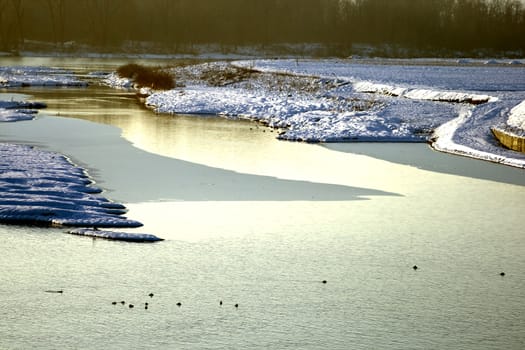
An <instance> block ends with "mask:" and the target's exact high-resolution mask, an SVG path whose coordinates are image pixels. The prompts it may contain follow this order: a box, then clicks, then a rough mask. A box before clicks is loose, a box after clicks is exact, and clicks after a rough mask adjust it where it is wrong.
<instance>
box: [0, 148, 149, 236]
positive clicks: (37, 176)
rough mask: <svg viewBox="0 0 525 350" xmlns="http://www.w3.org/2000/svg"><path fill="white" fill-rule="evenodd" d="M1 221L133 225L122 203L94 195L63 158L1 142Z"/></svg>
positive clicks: (94, 190) (83, 176)
mask: <svg viewBox="0 0 525 350" xmlns="http://www.w3.org/2000/svg"><path fill="white" fill-rule="evenodd" d="M0 155H1V157H0V222H1V223H15V224H39V225H58V226H99V227H138V226H142V224H141V223H139V222H137V221H133V220H128V219H126V218H125V217H123V216H121V215H122V214H124V213H125V207H124V206H122V205H121V204H118V203H113V202H110V201H109V200H107V199H106V198H104V197H102V196H100V195H99V193H100V192H102V191H101V190H100V189H99V188H97V187H94V186H92V182H91V180H90V179H89V178H88V177H87V175H86V174H85V172H84V171H83V170H82V169H81V168H78V167H76V166H74V165H73V164H72V163H71V162H70V161H69V160H68V159H67V158H66V157H64V156H61V155H59V154H56V153H52V152H47V151H42V150H38V149H36V148H34V147H31V146H23V145H14V144H6V143H0Z"/></svg>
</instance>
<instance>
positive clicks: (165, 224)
mask: <svg viewBox="0 0 525 350" xmlns="http://www.w3.org/2000/svg"><path fill="white" fill-rule="evenodd" d="M22 92H24V93H26V94H29V95H33V96H34V97H33V98H34V99H35V100H38V101H45V102H47V103H48V105H49V107H48V109H47V110H46V111H45V113H47V115H44V114H42V113H44V111H42V112H41V115H40V116H39V117H38V118H37V119H36V120H34V121H31V122H20V123H14V124H2V125H0V141H2V142H4V141H11V142H13V141H18V142H24V143H28V142H31V143H33V144H36V145H38V146H42V147H45V148H48V149H51V150H54V151H58V152H61V153H64V154H66V155H68V156H69V157H71V159H72V160H74V161H75V162H77V163H79V164H80V165H82V166H84V167H85V168H87V169H88V171H89V172H90V174H91V175H92V176H93V178H94V179H95V180H96V181H97V182H98V184H99V185H100V186H102V187H104V188H105V189H106V193H105V194H106V195H107V196H108V197H110V198H113V199H115V200H119V201H124V202H125V203H126V205H127V206H128V208H129V209H130V211H129V213H128V216H130V217H132V218H133V219H138V220H141V221H142V222H144V224H145V226H144V227H143V228H142V229H140V231H141V232H148V233H154V234H156V235H159V236H161V237H163V238H166V240H165V241H163V242H160V243H156V244H131V243H121V242H112V241H105V240H92V239H90V238H85V237H77V236H70V235H66V234H64V230H62V229H58V228H51V229H49V228H31V227H18V226H4V225H0V239H1V241H2V243H1V247H2V248H3V249H2V254H0V271H1V274H0V348H2V349H3V348H5V349H27V348H40V349H56V348H64V349H100V348H105V349H122V348H130V349H147V348H150V349H173V348H183V349H232V348H235V349H239V348H259V349H267V348H271V349H354V348H355V349H377V348H385V349H407V348H409V349H450V348H453V349H521V348H524V347H525V336H524V334H525V333H524V331H523V330H524V329H525V316H524V315H525V306H524V303H523V302H524V294H523V290H524V288H525V278H524V276H523V271H525V258H524V256H525V243H524V239H523V233H522V231H523V210H524V209H525V205H524V204H523V199H524V198H525V173H524V172H523V170H517V169H512V168H507V167H501V166H498V165H494V164H489V163H484V162H479V161H473V160H470V159H464V158H458V157H452V156H448V155H443V154H439V153H435V152H433V151H431V150H429V149H428V148H426V145H414V144H411V145H391V144H374V145H366V144H359V145H351V144H345V145H329V146H322V145H306V144H299V143H287V142H279V141H277V140H275V139H274V136H275V135H274V134H272V133H271V132H270V131H269V130H265V129H261V128H257V126H256V125H254V124H251V123H246V122H239V121H226V120H222V119H216V118H195V117H187V116H160V115H155V114H153V113H152V112H151V111H148V110H146V109H143V108H142V107H140V105H139V104H137V103H136V102H135V100H134V98H133V96H132V94H129V93H127V92H124V91H114V90H109V89H104V88H97V87H90V88H88V89H74V90H59V91H57V90H49V89H31V90H23V91H22ZM414 265H417V266H418V269H417V270H414V269H413V266H414ZM503 271H504V272H505V276H500V272H503ZM323 280H325V281H326V282H327V283H322V281H323ZM58 290H62V291H63V293H49V292H46V291H58ZM149 293H154V296H153V297H149V296H148V294H149ZM114 301H116V302H120V301H125V305H122V304H120V303H117V305H113V304H112V302H114ZM220 301H222V302H223V303H222V305H220ZM179 302H180V303H181V305H180V306H178V305H177V303H179ZM129 303H133V304H134V306H135V307H134V308H129V306H128V305H129ZM145 303H148V309H145ZM235 304H238V307H235V306H234V305H235Z"/></svg>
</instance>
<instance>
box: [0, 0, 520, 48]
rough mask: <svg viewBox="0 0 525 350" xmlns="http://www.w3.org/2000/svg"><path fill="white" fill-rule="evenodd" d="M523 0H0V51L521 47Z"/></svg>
mask: <svg viewBox="0 0 525 350" xmlns="http://www.w3.org/2000/svg"><path fill="white" fill-rule="evenodd" d="M524 38H525V6H524V5H523V3H522V1H520V0H148V1H143V0H0V50H4V51H6V50H18V49H22V48H23V47H24V45H27V43H28V42H33V41H42V42H49V43H53V44H54V45H55V46H56V47H57V48H63V47H65V46H67V45H71V44H72V43H73V42H74V43H77V44H87V45H91V46H94V47H97V48H102V49H107V50H112V49H116V48H122V47H123V45H127V46H135V47H136V48H137V49H140V44H139V43H141V42H151V43H156V44H158V45H161V46H162V47H164V48H165V49H167V50H170V51H172V52H177V51H178V50H184V49H187V48H188V47H191V46H192V45H196V44H218V45H222V46H223V47H225V48H228V47H232V46H233V47H235V46H244V45H260V46H261V47H262V48H264V47H265V45H272V44H293V43H301V44H304V43H315V44H321V45H324V46H326V47H334V48H338V49H340V50H351V49H352V47H353V46H354V45H356V44H370V45H392V46H394V47H402V48H408V49H418V50H459V51H468V50H475V49H490V50H493V51H512V50H514V51H521V52H523V51H524V50H525V39H524Z"/></svg>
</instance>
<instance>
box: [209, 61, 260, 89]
mask: <svg viewBox="0 0 525 350" xmlns="http://www.w3.org/2000/svg"><path fill="white" fill-rule="evenodd" d="M259 74H260V72H258V71H256V70H254V69H251V68H241V67H234V66H228V67H225V68H222V69H216V68H210V69H207V70H204V71H202V72H201V74H200V77H199V78H200V80H203V81H206V82H207V83H208V84H209V85H211V86H226V85H231V84H235V83H239V82H242V81H246V80H249V79H252V78H254V77H256V76H257V75H259Z"/></svg>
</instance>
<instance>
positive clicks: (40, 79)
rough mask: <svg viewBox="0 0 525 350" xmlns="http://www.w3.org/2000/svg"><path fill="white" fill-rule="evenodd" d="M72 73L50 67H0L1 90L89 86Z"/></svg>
mask: <svg viewBox="0 0 525 350" xmlns="http://www.w3.org/2000/svg"><path fill="white" fill-rule="evenodd" d="M87 85H88V84H87V82H85V81H82V80H79V79H78V78H76V77H75V76H74V74H73V73H72V72H69V71H66V70H63V69H58V68H50V67H27V66H22V67H0V88H12V87H27V86H50V87H51V86H54V87H59V86H87Z"/></svg>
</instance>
